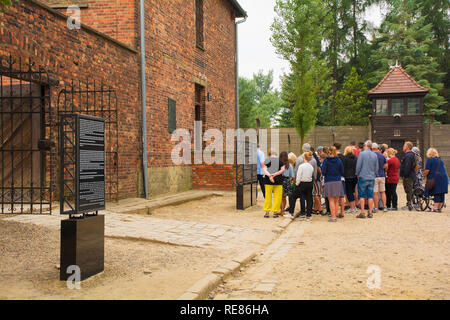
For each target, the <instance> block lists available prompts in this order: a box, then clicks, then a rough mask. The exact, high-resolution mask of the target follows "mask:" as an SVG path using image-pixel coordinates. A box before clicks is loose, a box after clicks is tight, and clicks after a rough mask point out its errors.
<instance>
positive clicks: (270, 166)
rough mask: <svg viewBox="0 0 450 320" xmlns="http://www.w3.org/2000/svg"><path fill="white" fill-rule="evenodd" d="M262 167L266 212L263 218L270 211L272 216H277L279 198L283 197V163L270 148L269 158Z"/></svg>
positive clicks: (267, 216)
mask: <svg viewBox="0 0 450 320" xmlns="http://www.w3.org/2000/svg"><path fill="white" fill-rule="evenodd" d="M262 169H263V171H264V174H265V177H264V183H265V189H266V197H265V200H264V211H265V212H266V214H265V215H264V218H270V212H271V211H272V212H273V217H274V218H278V217H279V211H280V208H281V200H282V198H283V177H282V174H283V172H284V171H285V164H284V162H283V161H282V160H281V159H280V158H279V157H277V154H276V153H275V152H274V151H273V150H270V151H269V158H267V159H266V161H264V163H262ZM272 196H273V201H272Z"/></svg>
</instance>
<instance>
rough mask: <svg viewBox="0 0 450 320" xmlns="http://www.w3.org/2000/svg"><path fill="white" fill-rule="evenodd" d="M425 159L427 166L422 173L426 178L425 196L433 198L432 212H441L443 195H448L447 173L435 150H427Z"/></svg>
mask: <svg viewBox="0 0 450 320" xmlns="http://www.w3.org/2000/svg"><path fill="white" fill-rule="evenodd" d="M427 158H428V160H427V164H426V167H425V171H424V173H423V174H424V176H425V177H427V183H426V185H425V196H434V208H433V210H432V211H433V212H441V210H442V207H443V206H444V202H445V201H444V200H445V195H446V194H447V193H448V183H449V179H448V175H447V171H446V170H445V165H444V162H443V161H442V160H441V158H440V157H439V153H438V152H437V150H436V149H434V148H430V149H428V151H427Z"/></svg>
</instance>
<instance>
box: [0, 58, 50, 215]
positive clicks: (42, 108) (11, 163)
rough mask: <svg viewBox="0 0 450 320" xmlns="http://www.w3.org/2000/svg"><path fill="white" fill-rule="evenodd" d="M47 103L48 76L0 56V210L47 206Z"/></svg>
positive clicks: (26, 210)
mask: <svg viewBox="0 0 450 320" xmlns="http://www.w3.org/2000/svg"><path fill="white" fill-rule="evenodd" d="M50 104H51V99H50V78H49V76H48V74H47V73H46V72H45V71H44V70H42V69H41V68H39V70H37V71H35V70H34V65H33V64H32V63H31V62H28V63H23V62H22V60H21V59H19V60H13V59H12V57H11V56H10V57H8V58H4V57H0V213H1V214H8V213H12V214H16V213H31V214H43V213H47V214H48V213H49V212H51V207H52V186H53V175H52V174H51V172H52V171H53V168H52V167H51V165H52V162H51V161H50V157H51V155H50V153H51V150H52V143H51V141H53V136H52V130H51V125H52V119H54V115H53V114H52V108H51V105H50ZM53 149H54V148H53Z"/></svg>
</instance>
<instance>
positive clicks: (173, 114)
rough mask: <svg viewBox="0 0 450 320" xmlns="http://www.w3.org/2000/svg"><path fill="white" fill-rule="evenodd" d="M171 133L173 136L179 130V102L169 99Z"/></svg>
mask: <svg viewBox="0 0 450 320" xmlns="http://www.w3.org/2000/svg"><path fill="white" fill-rule="evenodd" d="M168 115H169V133H170V134H172V133H173V132H174V131H175V130H176V129H177V102H176V101H175V100H173V99H170V98H169V111H168Z"/></svg>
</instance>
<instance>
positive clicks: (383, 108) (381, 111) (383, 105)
mask: <svg viewBox="0 0 450 320" xmlns="http://www.w3.org/2000/svg"><path fill="white" fill-rule="evenodd" d="M376 113H377V115H385V114H388V101H387V100H386V99H383V100H377V110H376Z"/></svg>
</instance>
